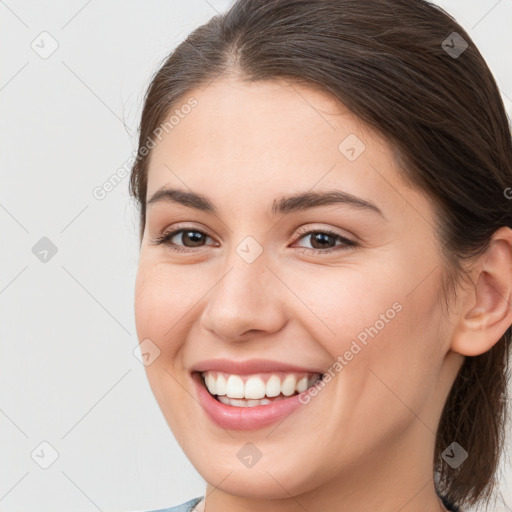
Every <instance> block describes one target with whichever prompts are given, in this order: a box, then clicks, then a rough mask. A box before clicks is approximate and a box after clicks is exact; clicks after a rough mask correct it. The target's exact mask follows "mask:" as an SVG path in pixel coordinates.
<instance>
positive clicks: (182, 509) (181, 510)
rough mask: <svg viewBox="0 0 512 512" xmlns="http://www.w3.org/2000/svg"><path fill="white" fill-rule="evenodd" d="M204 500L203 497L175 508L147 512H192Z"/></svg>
mask: <svg viewBox="0 0 512 512" xmlns="http://www.w3.org/2000/svg"><path fill="white" fill-rule="evenodd" d="M202 499H203V496H199V497H198V498H193V499H191V500H190V501H187V502H186V503H182V504H181V505H177V506H175V507H171V508H159V509H158V510H148V511H147V512H190V511H191V510H192V509H193V508H194V507H195V506H196V505H197V504H198V503H199V502H200V501H201V500H202Z"/></svg>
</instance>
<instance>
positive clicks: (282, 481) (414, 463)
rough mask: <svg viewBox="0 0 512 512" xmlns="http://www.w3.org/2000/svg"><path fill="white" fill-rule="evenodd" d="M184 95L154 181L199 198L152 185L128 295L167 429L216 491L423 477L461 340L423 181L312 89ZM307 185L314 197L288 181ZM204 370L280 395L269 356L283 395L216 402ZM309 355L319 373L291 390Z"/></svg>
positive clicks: (157, 157) (266, 493)
mask: <svg viewBox="0 0 512 512" xmlns="http://www.w3.org/2000/svg"><path fill="white" fill-rule="evenodd" d="M190 97H193V98H195V100H196V102H197V104H196V105H195V106H194V107H193V108H183V109H181V110H180V105H177V106H176V107H173V112H171V113H170V114H169V115H171V114H174V113H175V112H174V111H175V110H176V109H177V110H178V111H179V113H180V114H181V115H178V117H177V118H176V119H178V118H179V121H176V119H175V120H174V122H173V128H172V129H171V130H168V133H166V132H165V131H164V132H163V135H162V136H161V140H160V141H158V143H157V145H156V147H155V148H154V149H153V152H152V156H151V162H150V166H149V174H148V190H147V199H148V201H149V200H150V198H152V197H153V196H154V194H155V193H156V192H157V191H161V190H163V189H164V188H167V189H174V190H178V191H180V192H181V193H182V194H197V195H200V196H202V198H204V199H206V200H207V201H208V203H210V204H211V208H207V207H206V202H204V201H198V200H196V201H191V200H188V201H184V200H183V198H184V197H185V196H184V195H182V196H181V199H182V200H180V198H179V197H178V195H176V194H174V195H173V196H172V197H171V194H167V195H165V194H163V195H160V199H155V200H154V201H153V202H151V203H149V204H148V206H147V221H146V225H145V231H144V236H143V240H142V245H141V252H140V261H139V268H138V275H137V281H136V294H135V314H136V325H137V334H138V338H139V340H140V341H141V342H143V343H145V345H144V346H143V352H145V350H144V348H145V349H147V352H148V353H149V354H151V355H148V356H147V366H146V371H147V376H148V379H149V382H150V385H151V387H152V390H153V392H154V394H155V397H156V399H157V401H158V403H159V405H160V407H161V409H162V411H163V414H164V415H165V418H166V420H167V422H168V423H169V425H170V427H171V428H172V431H173V432H174V434H175V436H176V438H177V440H178V442H179V443H180V445H181V446H182V448H183V450H184V452H185V453H186V455H187V456H188V458H189V459H190V460H191V462H192V463H193V464H194V466H195V467H196V468H197V470H198V471H199V472H200V474H201V475H202V476H203V477H204V478H205V480H207V481H208V482H210V483H212V484H214V485H216V486H218V490H217V491H216V492H227V493H231V494H237V495H242V494H243V496H247V497H260V498H263V497H265V498H285V497H288V496H290V495H291V496H296V495H298V494H299V493H307V492H310V493H312V494H313V493H314V492H316V491H317V490H320V489H323V491H325V492H328V491H327V489H331V490H332V492H336V490H337V489H340V485H341V486H345V485H350V486H351V489H355V487H354V486H355V485H361V482H364V485H365V488H366V492H367V489H368V488H371V487H368V485H370V483H371V482H372V480H373V479H375V481H380V482H382V481H383V479H387V480H389V479H390V478H397V479H398V478H401V480H400V482H401V486H402V487H401V488H402V489H407V488H409V487H410V488H411V495H413V494H414V492H418V491H420V487H421V486H420V485H418V482H417V481H416V480H415V478H416V477H414V478H412V476H410V475H411V472H410V470H411V468H414V470H415V471H416V472H418V470H420V471H421V475H424V479H423V481H422V484H425V482H428V480H429V478H432V456H433V455H432V453H433V445H434V439H435V436H434V433H435V430H436V428H437V424H438V421H439V416H440V413H441V408H442V405H443V402H444V399H445V398H446V396H447V393H448V391H449V387H450V386H451V383H452V378H453V377H454V376H455V373H456V371H457V369H458V366H457V365H458V364H459V363H460V360H459V357H462V356H459V355H458V354H454V353H453V352H449V345H450V332H451V331H450V328H451V327H450V322H449V319H448V318H445V317H444V315H443V313H442V300H441V269H442V259H441V254H440V248H439V246H438V243H437V241H436V239H435V238H434V220H433V209H432V207H431V205H430V204H429V201H428V198H427V197H425V196H424V195H423V193H421V192H419V191H416V190H413V189H411V188H408V187H407V186H406V185H405V184H404V183H403V182H402V181H401V180H400V178H399V175H398V173H397V170H396V165H395V161H394V159H393V153H392V150H391V148H390V146H389V145H388V144H386V142H385V141H384V140H382V139H381V138H379V137H378V136H377V135H375V134H374V133H372V132H371V131H370V130H369V129H368V128H365V126H364V125H363V124H362V123H361V122H360V121H359V120H358V119H357V118H356V117H355V116H354V115H353V114H351V113H350V112H349V111H348V110H346V109H345V108H344V107H343V105H340V104H339V103H336V102H335V101H334V100H333V99H332V98H331V97H330V96H329V95H327V94H326V93H324V92H320V91H318V90H314V89H311V88H308V87H306V86H299V85H297V84H293V85H291V84H288V83H287V82H284V81H269V82H256V83H253V84H248V83H242V82H241V81H238V80H236V79H234V78H225V79H222V80H216V81H214V82H212V83H211V84H210V85H209V86H208V87H206V88H205V89H204V90H200V89H197V90H195V91H193V92H192V93H191V94H190ZM188 99H189V97H187V98H185V99H184V100H183V103H182V105H184V104H185V103H186V102H187V100H188ZM185 112H186V113H185ZM333 192H337V193H338V195H337V196H335V195H334V194H333ZM328 193H331V196H330V198H331V200H330V201H327V200H325V201H324V200H323V199H321V198H322V197H323V196H322V195H323V194H328ZM301 194H315V196H314V197H313V198H312V199H313V200H302V201H301V200H294V199H288V200H285V199H283V198H285V197H293V196H295V195H301ZM326 197H327V196H326ZM333 197H334V198H335V199H336V198H337V200H336V201H333V200H332V199H333ZM173 198H174V199H173ZM178 229H183V230H184V231H182V232H179V233H177V234H174V235H173V236H170V237H168V239H167V244H166V243H160V244H157V243H155V240H156V239H158V237H161V236H162V235H165V234H169V233H172V232H173V231H177V230H178ZM308 232H309V234H307V233H308ZM173 247H174V248H176V249H177V250H178V252H175V251H173V250H172V248H173ZM155 346H156V347H158V349H157V348H156V347H155ZM158 350H159V351H160V352H159V355H158ZM447 353H448V354H449V356H448V357H446V356H447ZM155 356H157V357H156V358H155ZM453 357H455V359H453V360H452V358H453ZM262 359H263V360H266V361H267V363H266V364H267V365H266V366H265V365H259V366H258V365H256V364H255V365H253V366H251V365H250V364H249V365H247V366H244V367H242V366H240V367H237V366H229V362H235V363H237V362H243V363H245V362H249V363H251V362H254V361H255V360H262ZM286 365H288V366H286ZM196 370H200V371H201V372H207V371H208V370H211V371H210V375H211V377H208V379H209V380H214V381H215V379H216V378H218V376H219V375H220V382H217V381H216V382H217V385H218V386H220V389H219V391H220V392H221V393H222V392H226V385H225V384H227V383H226V381H227V380H228V379H230V376H231V375H232V374H234V375H238V376H239V377H240V378H237V377H233V378H231V379H230V380H231V382H230V383H229V386H228V388H229V394H232V395H235V396H246V395H245V393H247V395H249V394H250V393H253V392H254V393H255V395H250V396H253V400H256V398H254V397H255V396H258V393H261V390H262V389H263V391H264V392H268V393H269V394H275V391H268V390H269V389H271V388H272V386H271V385H270V384H268V380H269V378H270V376H271V375H273V374H276V375H277V377H279V378H280V382H281V384H282V386H281V388H279V381H277V388H276V389H277V390H278V391H277V392H278V393H280V398H281V399H282V398H284V400H279V399H277V400H274V399H273V398H271V403H270V404H268V403H266V404H265V402H263V405H254V406H253V407H240V406H237V405H229V403H237V404H238V405H242V403H241V402H228V404H227V405H226V404H222V403H220V402H219V401H218V400H217V399H215V398H213V397H212V396H210V394H209V393H207V392H206V391H205V388H204V385H203V384H202V380H200V379H199V378H198V377H200V373H198V372H196ZM207 374H208V373H205V374H204V375H207ZM315 374H318V375H319V376H320V375H322V374H324V375H330V378H329V377H324V378H325V382H323V383H317V384H316V385H315V386H313V387H312V388H311V389H310V390H309V391H307V390H306V391H302V392H301V394H300V396H297V395H296V396H295V397H293V396H290V397H289V398H285V395H288V394H289V393H290V392H293V389H294V388H293V384H294V380H293V379H294V378H296V380H297V381H299V380H302V384H301V385H302V386H303V385H304V377H307V383H308V384H311V383H312V382H313V380H314V379H315ZM290 375H292V376H290ZM252 377H254V378H252ZM223 378H224V384H223V383H222V379H223ZM249 378H251V383H250V384H249V385H247V381H248V380H249ZM285 380H286V381H287V382H286V383H285ZM273 381H275V377H274V379H273ZM240 382H241V383H242V384H240ZM322 384H323V385H322ZM301 385H299V389H300V390H302V389H303V388H302V387H300V386H301ZM240 386H241V387H240ZM262 386H263V387H262ZM288 386H291V387H290V390H291V391H290V390H288V389H287V387H288ZM223 388H224V389H223ZM249 388H250V389H251V391H250V392H249V391H248V389H249ZM267 388H268V389H267ZM240 389H241V393H244V394H243V395H236V393H237V391H240ZM315 390H316V392H315ZM283 393H284V394H283ZM224 401H226V400H225V399H224ZM279 402H282V403H281V404H280V403H279ZM253 404H261V402H253ZM251 405H252V404H251ZM267 408H268V409H267ZM404 472H405V473H404ZM404 474H405V476H406V477H407V478H404ZM415 475H416V473H415ZM356 482H359V483H358V484H356ZM413 490H414V492H413ZM312 494H311V495H312Z"/></svg>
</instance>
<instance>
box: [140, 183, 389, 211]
mask: <svg viewBox="0 0 512 512" xmlns="http://www.w3.org/2000/svg"><path fill="white" fill-rule="evenodd" d="M157 202H171V203H177V204H181V205H183V206H187V207H189V208H194V209H196V210H200V211H203V212H208V213H212V214H214V215H217V214H218V211H217V209H216V208H215V206H214V205H213V203H212V202H211V201H210V200H209V199H208V198H207V197H206V196H203V195H201V194H198V193H196V192H187V191H185V190H180V189H174V188H166V187H162V188H160V189H159V190H157V191H156V192H155V193H154V194H153V195H152V196H151V197H150V198H149V199H148V201H147V203H146V204H147V205H150V204H154V203H157ZM333 204H346V205H349V206H352V207H354V208H360V209H364V210H368V211H371V212H374V213H377V214H379V215H380V216H381V217H383V218H386V217H385V216H384V214H383V213H382V211H381V210H380V208H379V207H378V206H376V205H375V204H373V203H371V202H369V201H367V200H365V199H361V198H359V197H356V196H354V195H352V194H349V193H348V192H343V191H341V190H328V191H324V192H311V191H308V192H302V193H298V194H294V195H290V196H283V197H280V198H278V199H275V200H274V202H273V203H272V208H271V210H270V212H271V214H272V215H274V216H275V215H278V214H286V213H292V212H298V211H303V210H308V209H310V208H316V207H318V206H329V205H333Z"/></svg>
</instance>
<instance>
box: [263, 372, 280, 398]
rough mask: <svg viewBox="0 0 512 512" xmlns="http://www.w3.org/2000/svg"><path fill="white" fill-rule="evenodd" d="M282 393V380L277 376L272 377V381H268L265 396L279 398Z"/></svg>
mask: <svg viewBox="0 0 512 512" xmlns="http://www.w3.org/2000/svg"><path fill="white" fill-rule="evenodd" d="M280 393H281V379H279V377H278V376H277V375H272V376H271V377H270V379H268V380H267V385H266V386H265V394H266V395H267V396H269V397H274V396H277V395H279V394H280Z"/></svg>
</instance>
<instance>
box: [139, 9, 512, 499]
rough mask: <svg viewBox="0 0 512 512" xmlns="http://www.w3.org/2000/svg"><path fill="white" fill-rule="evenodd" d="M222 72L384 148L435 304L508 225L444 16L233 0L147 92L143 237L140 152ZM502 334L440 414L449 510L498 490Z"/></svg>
mask: <svg viewBox="0 0 512 512" xmlns="http://www.w3.org/2000/svg"><path fill="white" fill-rule="evenodd" d="M454 33H455V34H454ZM466 45H467V47H466ZM227 74H236V75H237V76H238V77H239V78H240V79H241V80H246V81H249V82H250V81H257V80H269V79H278V78H283V79H289V80H290V81H292V82H296V83H303V84H308V85H310V86H313V87H320V88H321V89H323V90H324V91H327V92H329V93H331V94H332V95H334V96H335V97H336V98H338V99H339V100H340V101H341V102H342V103H343V104H345V105H346V106H347V107H348V108H349V109H350V110H352V112H354V113H355V114H356V115H357V116H359V118H361V119H362V120H363V121H365V122H366V123H367V124H368V125H369V126H371V127H372V128H373V129H375V130H376V131H377V132H378V133H380V134H382V135H383V136H384V137H385V138H386V139H387V140H388V141H389V142H390V144H391V145H392V147H393V148H394V150H395V154H396V158H397V162H398V164H399V171H400V173H401V175H402V177H403V179H404V180H405V182H406V183H409V184H410V185H412V186H416V187H418V188H419V189H421V190H423V191H424V192H425V193H426V194H427V195H428V196H429V197H430V198H431V199H432V201H433V202H434V204H435V206H436V214H437V218H436V226H435V229H436V233H437V235H438V239H439V243H440V245H441V247H442V250H443V254H444V255H445V256H446V269H445V270H446V273H445V277H446V279H443V286H444V291H445V299H447V297H449V296H450V295H454V294H455V285H456V284H457V283H458V282H459V278H461V277H463V276H464V275H465V274H466V272H467V270H465V268H464V265H463V263H464V262H470V261H472V258H474V257H476V256H478V255H479V254H481V253H482V252H483V251H485V249H487V247H488V245H489V242H490V239H491V237H492V235H493V234H494V232H495V231H496V230H497V229H498V228H500V227H502V226H509V227H512V207H511V204H512V203H511V201H509V200H507V199H506V197H505V195H504V190H505V189H506V188H507V186H510V185H511V184H512V167H511V165H512V164H511V162H512V144H511V133H510V127H509V122H508V119H507V115H506V113H505V109H504V106H503V102H502V99H501V96H500V93H499V90H498V88H497V86H496V83H495V80H494V78H493V76H492V74H491V72H490V70H489V68H488V67H487V65H486V63H485V61H484V59H483V57H482V55H481V54H480V52H479V51H478V49H477V48H476V47H475V45H474V43H473V41H472V40H471V38H470V37H469V36H468V34H467V33H466V32H465V31H464V30H463V29H462V28H461V27H460V26H459V25H458V24H457V22H456V21H455V20H454V19H453V18H452V17H450V16H449V15H448V14H447V13H446V12H444V11H443V10H442V9H441V8H439V7H437V6H435V5H432V4H430V3H429V2H427V1H423V0H313V1H312V0H239V1H237V2H236V3H235V4H234V5H233V6H232V7H231V9H230V10H229V11H227V12H226V13H224V14H222V15H218V16H214V17H213V18H212V19H211V20H210V21H209V22H208V23H206V24H204V25H202V26H200V27H199V28H197V29H196V30H195V31H194V32H192V33H191V34H190V35H189V36H188V37H187V38H186V40H185V41H183V42H182V43H181V44H180V45H179V46H178V47H177V48H176V49H175V50H174V51H173V52H172V53H171V54H170V55H169V56H168V58H166V60H165V62H164V63H163V65H162V66H161V68H160V69H159V70H158V71H157V73H156V74H155V76H154V77H153V79H152V81H151V84H150V86H149V88H148V90H147V93H146V96H145V103H144V108H143V113H142V118H141V124H140V137H139V152H138V157H137V159H136V161H135V163H134V165H133V169H132V175H131V179H130V193H131V194H132V195H133V196H134V197H135V198H136V200H137V202H138V205H139V207H140V238H141V239H142V236H143V233H144V226H145V210H146V192H147V170H148V162H149V158H150V156H151V152H150V151H148V150H147V145H148V146H149V144H148V142H149V141H151V140H152V137H153V136H154V134H155V130H156V129H157V128H158V127H159V126H160V125H161V124H162V123H163V122H164V119H165V117H166V116H167V115H168V113H169V111H170V109H171V107H175V106H176V105H178V104H179V102H180V101H183V98H184V97H185V96H186V95H187V94H190V93H191V91H192V90H194V89H196V88H198V87H200V86H203V85H207V84H208V83H210V82H211V81H212V80H214V79H215V78H216V77H218V76H223V75H227ZM448 302H449V301H448V300H447V304H448ZM511 337H512V328H510V327H509V328H508V329H507V331H506V333H505V334H504V335H503V337H502V338H501V339H500V340H499V341H498V342H497V343H496V344H495V345H494V346H493V347H492V349H490V350H489V351H487V352H486V353H484V354H481V355H479V356H473V357H466V358H465V361H464V363H463V365H462V367H461V369H460V371H459V374H458V375H457V377H456V379H455V382H454V384H453V386H452V389H451V391H450V394H449V396H448V399H447V401H446V404H445V406H444V409H443V413H442V416H441V420H440V424H439V426H438V430H437V432H436V443H435V453H434V468H433V470H434V471H435V473H436V476H437V477H438V478H437V481H436V489H437V491H438V492H439V493H442V495H444V497H445V499H446V500H447V501H448V502H451V503H452V504H455V505H459V506H460V505H466V504H469V505H474V504H477V503H482V502H487V503H489V500H490V497H491V494H492V491H493V490H494V488H495V485H496V480H495V475H496V472H497V468H498V464H499V461H500V454H501V453H502V449H503V446H504V436H505V424H506V418H507V412H508V410H507V408H506V396H507V380H508V355H509V347H510V341H511ZM452 442H457V443H458V444H459V445H461V446H462V447H463V448H464V449H465V450H466V451H467V452H468V454H469V456H468V458H467V459H466V460H465V461H464V462H463V463H462V464H461V465H460V466H459V467H458V468H456V469H453V468H452V467H450V466H449V465H447V463H446V462H445V461H444V459H443V458H442V457H441V454H442V452H443V451H444V450H445V449H446V448H447V447H448V446H449V445H450V444H451V443H452Z"/></svg>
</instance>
